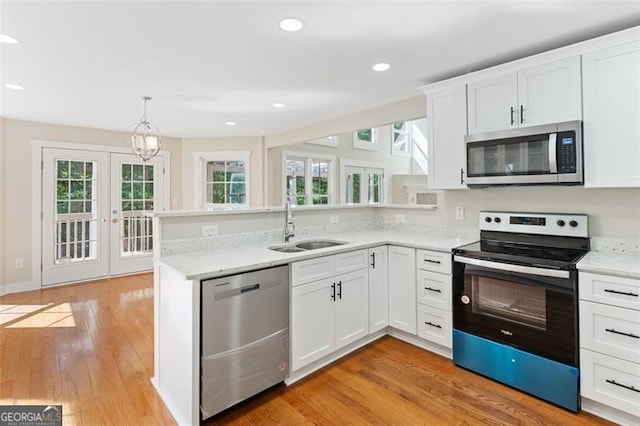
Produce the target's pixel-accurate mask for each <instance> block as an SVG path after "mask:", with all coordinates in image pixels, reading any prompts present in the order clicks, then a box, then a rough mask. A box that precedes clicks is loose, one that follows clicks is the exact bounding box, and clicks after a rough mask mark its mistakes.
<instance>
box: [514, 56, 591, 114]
mask: <svg viewBox="0 0 640 426" xmlns="http://www.w3.org/2000/svg"><path fill="white" fill-rule="evenodd" d="M516 116H517V117H518V125H519V126H520V127H524V126H537V125H540V124H549V123H559V122H562V121H570V120H580V119H581V118H582V96H581V86H580V57H579V56H574V57H573V58H568V59H563V60H561V61H556V62H551V63H549V64H544V65H540V66H537V67H532V68H528V69H525V70H523V71H520V72H518V111H517V114H516Z"/></svg>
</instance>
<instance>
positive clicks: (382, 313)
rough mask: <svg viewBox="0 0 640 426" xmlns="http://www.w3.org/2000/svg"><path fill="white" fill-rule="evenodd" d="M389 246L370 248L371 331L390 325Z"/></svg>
mask: <svg viewBox="0 0 640 426" xmlns="http://www.w3.org/2000/svg"><path fill="white" fill-rule="evenodd" d="M388 263H389V261H388V252H387V246H381V247H375V248H372V249H369V333H375V332H376V331H379V330H382V329H383V328H385V327H386V326H388V325H389V268H388Z"/></svg>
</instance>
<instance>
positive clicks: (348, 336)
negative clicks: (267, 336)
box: [291, 250, 369, 371]
mask: <svg viewBox="0 0 640 426" xmlns="http://www.w3.org/2000/svg"><path fill="white" fill-rule="evenodd" d="M367 256H368V251H367V250H360V251H358V252H349V253H344V254H338V255H335V256H327V257H330V258H332V259H331V261H327V257H324V258H317V259H311V260H306V261H303V262H297V263H294V264H293V266H292V271H296V270H307V271H309V270H314V269H316V268H314V266H313V263H314V262H317V264H318V265H327V264H332V265H340V264H344V262H343V261H344V260H345V259H346V260H348V263H349V264H350V265H351V266H349V269H354V268H355V267H356V266H354V263H353V260H354V259H357V258H359V259H361V266H360V269H359V270H355V271H353V272H349V273H344V274H338V275H334V276H332V277H330V278H325V279H321V280H318V281H313V282H310V283H303V284H301V283H300V282H298V281H296V280H295V277H296V275H295V274H293V277H294V279H293V282H292V286H293V287H292V289H291V370H292V371H295V370H298V369H300V368H302V367H304V366H306V365H308V364H310V363H312V362H314V361H317V360H319V359H321V358H322V357H324V356H326V355H329V354H331V353H332V352H334V351H335V350H337V349H340V348H341V347H343V346H346V345H348V344H350V343H352V342H355V341H356V340H358V339H360V338H362V337H365V336H367V335H368V334H369V271H368V268H367V263H366V260H367ZM338 258H342V259H338ZM296 265H297V266H296ZM321 267H322V266H321ZM330 273H331V274H334V273H335V268H334V269H331V270H330ZM299 276H301V275H299ZM305 280H306V276H305V277H303V278H302V281H303V282H305Z"/></svg>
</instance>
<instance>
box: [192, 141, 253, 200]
mask: <svg viewBox="0 0 640 426" xmlns="http://www.w3.org/2000/svg"><path fill="white" fill-rule="evenodd" d="M194 159H195V167H194V169H195V179H196V182H195V188H196V193H195V197H194V199H195V205H196V208H210V209H211V208H216V207H227V208H228V207H248V206H249V168H248V165H249V152H248V151H218V152H215V151H213V152H197V153H194Z"/></svg>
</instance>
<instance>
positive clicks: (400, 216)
mask: <svg viewBox="0 0 640 426" xmlns="http://www.w3.org/2000/svg"><path fill="white" fill-rule="evenodd" d="M404 221H405V217H404V215H403V214H397V215H396V223H404Z"/></svg>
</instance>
